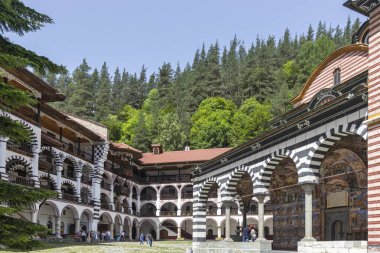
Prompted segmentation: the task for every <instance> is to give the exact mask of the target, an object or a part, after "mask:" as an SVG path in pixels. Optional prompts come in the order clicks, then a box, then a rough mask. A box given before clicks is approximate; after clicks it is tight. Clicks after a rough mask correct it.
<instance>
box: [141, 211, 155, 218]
mask: <svg viewBox="0 0 380 253" xmlns="http://www.w3.org/2000/svg"><path fill="white" fill-rule="evenodd" d="M140 216H141V217H156V213H155V212H140Z"/></svg>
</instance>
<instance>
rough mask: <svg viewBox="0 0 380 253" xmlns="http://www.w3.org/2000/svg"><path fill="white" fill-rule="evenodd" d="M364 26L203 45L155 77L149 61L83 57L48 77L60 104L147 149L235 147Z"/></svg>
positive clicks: (259, 128) (284, 105)
mask: <svg viewBox="0 0 380 253" xmlns="http://www.w3.org/2000/svg"><path fill="white" fill-rule="evenodd" d="M359 25H360V24H359V20H356V21H355V22H351V21H350V19H348V21H347V24H346V25H345V27H343V28H341V27H339V26H337V27H335V28H332V27H327V26H326V24H324V23H322V22H320V23H319V25H318V27H317V28H316V29H313V27H311V26H310V27H309V29H308V31H307V32H306V33H305V34H303V35H298V36H297V35H291V34H290V32H289V30H285V31H284V34H283V36H282V37H281V38H279V39H276V38H274V37H273V36H270V37H268V38H266V39H265V40H264V39H260V38H257V40H256V41H255V42H254V43H252V44H250V45H249V44H247V42H243V41H241V40H239V39H238V38H236V37H235V38H233V40H232V41H231V43H230V45H229V46H228V47H222V48H221V46H220V45H219V44H218V42H215V43H214V44H211V45H203V47H202V48H200V49H198V50H196V52H195V55H194V59H193V61H192V62H191V63H187V64H186V65H184V66H183V67H181V66H180V65H177V66H172V65H171V64H169V63H164V64H163V65H162V66H161V67H160V68H159V69H158V70H157V72H156V73H154V74H152V75H150V76H147V69H146V67H145V66H143V67H142V68H141V72H140V73H128V72H127V71H126V70H125V69H123V70H121V69H119V68H117V69H116V70H115V71H114V72H113V75H112V77H111V74H110V70H109V69H108V67H107V64H106V63H104V65H103V66H102V68H101V69H100V70H98V69H96V68H95V69H94V68H91V67H90V66H89V65H88V64H87V62H86V60H85V59H84V60H83V62H82V64H81V65H80V66H79V67H77V68H76V69H75V71H74V72H73V73H72V74H71V75H60V76H55V75H52V74H50V75H48V76H47V77H46V79H47V81H48V82H50V83H51V84H52V85H53V86H55V87H56V88H57V89H58V90H60V91H61V92H62V93H64V94H65V95H66V96H67V99H66V101H65V102H60V103H56V104H54V106H56V107H57V108H59V109H60V110H64V111H66V112H69V113H73V114H76V115H78V116H81V117H85V118H88V119H92V120H95V121H98V122H101V123H103V124H105V125H107V126H108V127H109V129H110V139H111V140H114V141H123V142H125V143H127V144H130V145H132V146H134V147H135V148H138V149H140V150H143V151H148V150H149V149H150V144H151V143H161V144H162V145H163V147H164V149H165V150H177V149H183V148H184V146H185V145H186V144H188V145H190V147H191V148H211V147H226V146H234V145H238V144H240V143H242V142H244V141H246V140H248V139H250V138H252V137H254V136H256V135H257V134H259V133H261V132H262V131H264V130H265V128H266V126H267V125H268V124H266V123H267V122H268V121H270V120H271V119H272V118H273V117H276V116H278V115H280V114H282V113H284V112H285V111H286V110H288V109H290V108H291V106H290V105H289V104H288V101H289V100H290V99H291V98H292V97H293V96H295V94H296V93H297V92H298V91H299V90H300V88H301V87H302V85H303V84H304V83H305V81H306V80H307V78H308V76H309V75H310V73H311V72H312V71H313V70H314V68H315V67H316V66H317V65H318V64H319V63H320V62H321V61H322V60H323V59H324V58H325V57H326V56H327V55H328V54H330V53H331V52H332V51H334V50H335V49H337V48H339V47H342V46H344V45H346V44H349V43H350V42H351V36H352V34H353V33H354V32H355V31H356V30H357V29H358V28H359Z"/></svg>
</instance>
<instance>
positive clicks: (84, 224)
mask: <svg viewBox="0 0 380 253" xmlns="http://www.w3.org/2000/svg"><path fill="white" fill-rule="evenodd" d="M93 219H94V214H93V213H92V212H91V211H90V210H89V209H84V210H83V211H82V213H81V214H80V216H79V220H80V229H81V230H85V231H89V230H90V229H91V227H90V226H91V222H92V221H93Z"/></svg>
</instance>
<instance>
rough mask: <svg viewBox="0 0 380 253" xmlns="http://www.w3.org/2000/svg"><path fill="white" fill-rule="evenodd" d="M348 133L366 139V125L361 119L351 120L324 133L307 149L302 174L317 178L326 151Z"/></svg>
mask: <svg viewBox="0 0 380 253" xmlns="http://www.w3.org/2000/svg"><path fill="white" fill-rule="evenodd" d="M348 135H358V136H360V137H362V138H363V139H364V140H367V137H368V134H367V126H365V125H363V124H362V122H361V121H360V122H351V123H349V124H345V125H339V126H336V127H334V128H332V129H330V131H327V132H326V133H324V134H323V135H322V136H321V137H320V138H319V140H318V141H317V142H316V144H315V145H314V147H313V148H312V149H311V150H310V151H309V153H308V157H307V158H308V159H307V160H308V161H307V163H306V164H304V165H303V166H302V167H303V168H302V169H303V174H305V175H307V176H311V177H314V180H317V179H318V178H319V177H320V174H319V168H320V165H321V163H322V161H323V159H324V157H325V155H326V153H327V152H328V151H329V149H330V148H331V147H332V146H334V144H335V143H336V142H337V141H339V140H340V139H342V138H343V137H345V136H348ZM307 168H310V170H309V171H306V169H307Z"/></svg>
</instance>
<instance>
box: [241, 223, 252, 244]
mask: <svg viewBox="0 0 380 253" xmlns="http://www.w3.org/2000/svg"><path fill="white" fill-rule="evenodd" d="M250 235H251V230H250V229H249V225H247V226H246V227H245V228H243V242H248V241H249V236H250Z"/></svg>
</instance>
